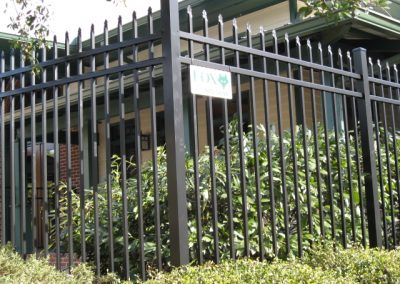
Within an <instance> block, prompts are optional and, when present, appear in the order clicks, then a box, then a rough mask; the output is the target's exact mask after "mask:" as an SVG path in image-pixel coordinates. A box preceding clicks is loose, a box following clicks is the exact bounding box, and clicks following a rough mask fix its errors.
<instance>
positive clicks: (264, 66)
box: [260, 27, 278, 255]
mask: <svg viewBox="0 0 400 284" xmlns="http://www.w3.org/2000/svg"><path fill="white" fill-rule="evenodd" d="M260 42H261V50H262V51H265V34H264V28H263V27H260ZM262 61H263V64H262V72H263V73H266V74H267V73H268V70H267V58H266V57H263V60H262ZM263 98H264V116H265V117H264V119H265V129H266V142H267V156H268V184H269V202H270V209H271V235H272V236H271V237H272V251H273V253H274V255H278V242H277V239H276V238H277V232H276V211H275V206H276V204H275V190H274V173H273V170H272V153H271V128H270V124H271V122H270V117H269V112H270V107H269V88H268V81H267V80H263Z"/></svg>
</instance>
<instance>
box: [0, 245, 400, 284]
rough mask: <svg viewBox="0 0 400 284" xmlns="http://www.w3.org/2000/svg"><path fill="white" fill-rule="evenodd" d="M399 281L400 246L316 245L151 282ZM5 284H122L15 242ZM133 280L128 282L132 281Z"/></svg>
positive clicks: (3, 265) (0, 263) (4, 264)
mask: <svg viewBox="0 0 400 284" xmlns="http://www.w3.org/2000/svg"><path fill="white" fill-rule="evenodd" d="M282 282H284V283H360V282H361V283H400V250H399V249H397V250H393V251H386V250H378V249H363V248H362V247H360V246H353V247H351V248H349V249H346V250H344V249H342V248H341V247H340V246H333V245H332V244H327V245H323V244H316V245H315V246H314V248H313V249H309V250H307V251H306V253H305V256H304V258H303V259H298V258H291V259H289V260H287V261H283V260H278V259H274V260H273V261H270V262H267V261H264V262H259V261H257V260H252V259H239V260H237V261H233V260H225V261H223V262H222V263H221V264H218V265H216V264H213V263H211V262H208V263H206V264H204V265H202V266H185V267H181V268H176V269H174V270H173V271H172V272H170V273H167V272H163V273H159V274H154V275H153V276H152V279H150V280H148V281H147V282H146V283H282ZM0 283H121V280H119V279H118V278H116V277H115V276H113V275H108V276H104V277H102V278H95V277H94V274H93V272H92V269H91V267H89V266H87V265H84V264H81V265H79V266H76V267H74V268H73V270H72V274H71V275H68V274H66V273H63V272H60V271H57V270H56V269H55V268H54V267H53V266H51V265H49V264H48V262H47V260H46V259H35V258H32V257H31V258H28V259H27V260H26V261H24V260H23V259H22V258H21V257H20V255H19V254H17V253H16V252H15V251H14V250H13V249H12V248H11V246H5V247H2V246H0ZM127 283H128V282H127Z"/></svg>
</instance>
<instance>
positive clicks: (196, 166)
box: [187, 6, 232, 264]
mask: <svg viewBox="0 0 400 284" xmlns="http://www.w3.org/2000/svg"><path fill="white" fill-rule="evenodd" d="M187 16H188V25H189V33H191V34H192V33H193V15H192V8H191V6H188V8H187ZM188 52H189V57H190V58H194V52H193V41H192V40H189V46H188ZM191 112H192V139H193V145H192V146H193V173H194V194H195V200H196V201H195V202H196V209H195V210H196V212H195V214H196V238H197V261H198V263H199V264H203V241H202V235H203V225H202V221H201V201H200V198H201V196H200V189H199V183H200V177H199V160H198V159H199V136H198V128H197V124H198V120H197V97H196V95H195V94H192V96H191ZM228 206H229V205H228ZM231 250H232V246H231Z"/></svg>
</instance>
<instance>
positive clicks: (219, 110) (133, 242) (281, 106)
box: [0, 1, 400, 280]
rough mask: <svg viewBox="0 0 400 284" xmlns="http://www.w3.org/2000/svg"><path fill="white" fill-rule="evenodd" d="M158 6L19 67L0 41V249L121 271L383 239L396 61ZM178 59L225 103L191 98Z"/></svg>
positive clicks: (399, 189)
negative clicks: (219, 75) (221, 83)
mask: <svg viewBox="0 0 400 284" xmlns="http://www.w3.org/2000/svg"><path fill="white" fill-rule="evenodd" d="M173 2H174V1H162V5H163V11H162V12H161V21H155V19H154V18H155V17H156V15H157V17H158V14H153V13H152V11H151V9H149V12H148V15H147V17H146V21H145V23H144V24H143V25H139V22H140V23H142V21H138V20H137V19H136V14H133V17H132V24H131V26H130V27H129V28H127V26H123V25H122V19H121V18H119V19H118V26H117V29H116V32H115V33H114V32H113V33H111V32H109V28H108V23H107V22H105V24H104V27H103V32H102V34H101V35H100V36H98V37H95V30H94V27H93V26H92V28H91V32H90V36H89V40H87V41H86V42H83V40H82V37H83V36H82V34H81V32H80V31H79V32H78V35H77V37H76V39H75V40H73V41H70V39H69V35H68V34H66V38H65V45H64V47H65V48H63V49H61V48H59V45H57V39H56V38H55V39H54V44H53V46H52V47H50V48H43V49H41V50H38V51H36V52H35V54H34V58H36V59H37V61H38V64H37V65H36V66H35V65H34V64H32V63H31V62H28V61H27V60H26V59H25V58H24V57H23V56H22V55H21V54H20V52H19V51H17V50H11V51H1V53H0V200H1V211H0V212H1V218H0V221H1V231H0V233H1V243H2V244H5V243H7V242H11V243H12V245H13V246H14V247H16V249H17V250H18V252H20V253H21V254H22V255H23V256H28V255H36V256H38V257H39V256H49V261H50V262H52V263H54V265H56V267H57V268H58V269H60V270H65V271H70V270H71V267H72V266H74V265H76V264H78V263H81V262H88V263H90V264H93V266H94V267H95V270H96V273H97V275H102V274H106V273H107V272H115V273H117V274H118V275H120V276H121V277H123V278H125V279H134V280H138V279H141V280H145V279H146V278H147V277H148V276H149V272H150V271H154V270H158V271H161V270H165V269H169V268H171V267H173V266H178V265H182V264H188V263H198V264H202V263H204V262H205V261H208V260H211V261H214V262H216V263H218V262H220V261H221V260H224V259H228V258H233V259H236V258H239V257H253V258H259V259H260V260H266V259H272V258H274V257H287V256H290V255H295V256H299V257H301V256H303V254H304V251H305V250H306V249H307V248H309V247H311V246H312V244H313V243H315V242H316V241H318V240H320V239H321V238H322V239H330V240H333V241H335V242H337V243H340V244H341V245H343V246H344V247H347V246H349V245H351V244H352V243H354V242H356V243H357V242H358V243H361V244H362V245H364V246H373V247H380V246H384V247H385V248H387V249H393V248H395V247H397V246H398V245H399V239H400V219H399V218H400V179H399V154H398V151H399V149H400V138H399V137H400V131H399V127H400V121H399V118H400V116H399V111H400V110H399V107H400V103H399V102H400V83H399V76H398V70H397V67H396V65H394V66H389V65H387V64H386V63H381V62H380V61H377V62H373V60H372V59H368V58H367V56H366V51H365V50H363V49H355V50H353V51H351V52H349V51H346V52H342V51H341V50H340V49H339V50H337V51H336V50H333V49H332V48H331V47H330V46H328V47H324V46H322V45H321V44H319V43H313V42H311V41H310V40H302V39H300V38H298V37H296V38H291V37H290V35H285V37H284V38H283V39H280V38H278V36H277V34H276V32H275V31H271V32H267V31H265V30H264V29H262V28H260V30H259V31H257V32H254V31H252V27H251V26H250V25H248V26H247V27H245V28H244V29H243V30H241V27H239V26H238V24H237V21H236V20H235V19H233V20H232V21H230V22H229V23H224V20H223V18H222V16H219V18H218V21H217V25H216V26H215V27H210V26H209V19H208V16H207V13H206V11H204V12H203V13H202V15H193V14H192V9H191V8H190V7H188V8H187V14H186V18H187V19H186V21H185V22H184V23H181V28H180V29H179V21H178V18H179V17H178V6H177V3H173ZM195 19H196V20H195ZM194 21H202V26H201V29H200V30H194V26H195V25H194ZM155 23H159V24H160V25H161V26H160V27H157V26H154V25H155ZM139 28H140V29H139ZM143 31H144V32H143ZM159 31H160V32H159ZM269 33H270V35H271V36H272V41H271V40H267V39H266V37H267V35H269ZM110 34H116V36H110ZM190 66H201V67H207V68H211V69H214V70H221V71H227V72H229V73H230V74H231V76H232V86H231V87H232V90H233V91H232V99H221V98H215V97H209V96H201V95H198V94H191V88H190V87H191V85H190V84H191V82H190V74H189V73H190V72H189V70H190ZM37 68H39V69H40V72H39V73H37V74H35V73H32V70H35V69H37Z"/></svg>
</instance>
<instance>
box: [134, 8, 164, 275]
mask: <svg viewBox="0 0 400 284" xmlns="http://www.w3.org/2000/svg"><path fill="white" fill-rule="evenodd" d="M148 26H149V34H151V35H152V34H154V28H153V12H152V9H151V8H149V11H148ZM153 58H154V42H152V41H150V42H149V59H153ZM149 90H150V111H151V143H152V159H153V184H154V206H155V208H154V209H155V210H154V212H155V216H154V224H155V235H156V258H157V269H158V270H159V271H161V269H162V262H161V261H162V259H161V257H162V256H161V229H160V226H161V221H160V218H161V217H160V190H159V185H158V159H157V151H158V150H157V124H156V122H157V117H156V112H157V110H156V88H155V84H154V66H150V67H149ZM138 200H139V201H140V203H141V202H142V197H141V193H140V198H138ZM140 203H139V229H140V228H141V229H142V234H143V208H142V204H140ZM139 236H140V232H139ZM142 265H143V271H145V267H144V265H145V264H144V258H143V259H142ZM143 276H145V275H144V273H143ZM143 278H145V277H143Z"/></svg>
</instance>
